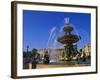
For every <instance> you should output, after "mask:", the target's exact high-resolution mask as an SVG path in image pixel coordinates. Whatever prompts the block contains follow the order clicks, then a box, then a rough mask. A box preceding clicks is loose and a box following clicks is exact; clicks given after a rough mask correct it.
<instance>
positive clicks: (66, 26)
mask: <svg viewBox="0 0 100 80" xmlns="http://www.w3.org/2000/svg"><path fill="white" fill-rule="evenodd" d="M63 31H64V32H71V31H73V27H72V25H71V24H65V25H64V27H63Z"/></svg>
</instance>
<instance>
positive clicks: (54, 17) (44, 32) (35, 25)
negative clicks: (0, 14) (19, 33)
mask: <svg viewBox="0 0 100 80" xmlns="http://www.w3.org/2000/svg"><path fill="white" fill-rule="evenodd" d="M66 17H68V18H69V22H70V23H71V24H73V25H74V26H73V28H74V31H73V34H78V35H80V36H81V40H80V41H79V42H77V45H78V48H81V47H84V45H85V44H87V43H90V41H91V35H90V34H91V33H90V30H91V29H90V26H91V22H90V20H91V15H90V14H88V13H69V12H51V11H31V10H23V47H24V51H26V46H27V45H29V50H32V48H37V49H38V48H46V47H52V46H53V44H54V41H55V40H54V39H56V38H57V37H58V36H59V35H60V34H62V33H60V29H61V27H62V26H63V25H64V23H65V21H64V19H65V18H66ZM52 31H53V33H52V35H51V34H50V32H52ZM50 35H51V38H52V39H49V38H50ZM48 39H49V40H48ZM57 44H58V45H59V44H60V43H59V42H57ZM60 45H62V44H60ZM62 46H63V45H62Z"/></svg>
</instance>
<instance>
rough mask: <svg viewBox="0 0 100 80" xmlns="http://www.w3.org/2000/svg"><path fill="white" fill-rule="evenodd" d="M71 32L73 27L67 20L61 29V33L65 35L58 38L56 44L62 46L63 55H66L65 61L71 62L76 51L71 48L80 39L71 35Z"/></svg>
mask: <svg viewBox="0 0 100 80" xmlns="http://www.w3.org/2000/svg"><path fill="white" fill-rule="evenodd" d="M73 30H74V28H73V25H72V24H71V23H69V21H68V20H67V22H66V23H65V24H64V27H63V31H64V33H65V34H64V35H63V36H61V37H58V39H57V41H58V42H60V43H62V44H64V49H65V54H67V56H66V58H67V61H71V60H72V58H73V57H74V56H75V55H76V54H77V52H78V50H75V49H74V48H73V47H74V44H76V43H77V42H78V41H79V40H80V39H81V37H80V36H79V35H75V34H72V33H71V32H72V31H73ZM76 46H77V44H76ZM76 49H77V48H76Z"/></svg>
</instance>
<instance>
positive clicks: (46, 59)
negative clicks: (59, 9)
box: [43, 51, 50, 64]
mask: <svg viewBox="0 0 100 80" xmlns="http://www.w3.org/2000/svg"><path fill="white" fill-rule="evenodd" d="M43 62H44V64H49V62H50V60H49V54H48V51H46V52H45V55H44V61H43Z"/></svg>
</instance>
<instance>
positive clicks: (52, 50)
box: [47, 27, 56, 63]
mask: <svg viewBox="0 0 100 80" xmlns="http://www.w3.org/2000/svg"><path fill="white" fill-rule="evenodd" d="M55 38H56V27H53V28H52V29H51V30H50V33H49V38H48V41H47V48H48V49H49V50H50V51H49V55H50V63H53V62H56V60H55V53H56V52H55ZM50 43H52V44H51V45H49V44H50Z"/></svg>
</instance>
